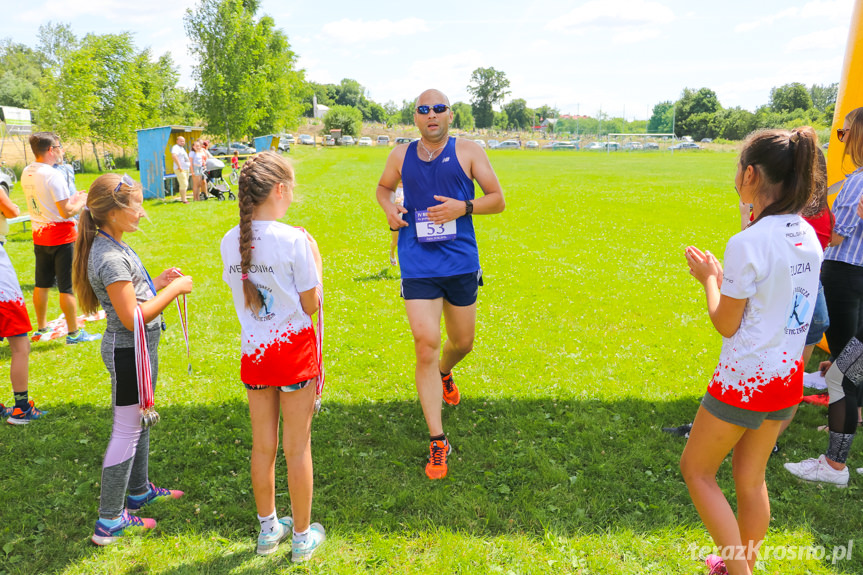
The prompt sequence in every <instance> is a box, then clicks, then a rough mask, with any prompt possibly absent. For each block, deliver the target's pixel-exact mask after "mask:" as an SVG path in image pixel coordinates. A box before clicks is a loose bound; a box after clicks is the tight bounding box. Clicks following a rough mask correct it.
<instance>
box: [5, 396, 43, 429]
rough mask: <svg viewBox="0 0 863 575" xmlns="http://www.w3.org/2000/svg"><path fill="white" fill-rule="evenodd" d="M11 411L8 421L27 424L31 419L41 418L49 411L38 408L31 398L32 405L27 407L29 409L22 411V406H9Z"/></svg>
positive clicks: (13, 423)
mask: <svg viewBox="0 0 863 575" xmlns="http://www.w3.org/2000/svg"><path fill="white" fill-rule="evenodd" d="M6 409H8V410H9V411H10V413H9V418H8V419H7V420H6V423H9V424H12V425H27V424H28V423H30V421H32V420H34V419H39V418H40V417H42V416H43V415H45V414H46V413H48V412H47V411H42V410H40V409H36V406H35V405H33V400H32V399H31V400H30V407H28V408H27V411H21V408H20V407H14V408H9V407H7V408H6Z"/></svg>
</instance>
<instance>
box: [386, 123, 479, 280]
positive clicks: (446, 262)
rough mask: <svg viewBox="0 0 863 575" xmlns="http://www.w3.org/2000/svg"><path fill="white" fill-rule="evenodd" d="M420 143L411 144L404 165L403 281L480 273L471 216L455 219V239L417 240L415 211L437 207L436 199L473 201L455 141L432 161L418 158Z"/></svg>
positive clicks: (401, 231) (400, 236)
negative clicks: (405, 210) (405, 225)
mask: <svg viewBox="0 0 863 575" xmlns="http://www.w3.org/2000/svg"><path fill="white" fill-rule="evenodd" d="M418 143H419V142H418V141H416V142H411V143H410V144H409V145H408V149H407V152H406V154H405V161H404V163H403V164H402V187H403V188H404V190H405V205H404V207H405V209H407V213H406V214H404V221H406V222H407V223H408V225H407V227H405V228H401V229H400V230H399V265H400V266H401V272H402V277H403V278H430V277H449V276H455V275H459V274H467V273H475V272H477V271H479V269H480V267H479V250H478V249H477V245H476V235H475V234H474V230H473V218H472V216H461V217H459V218H457V219H456V238H455V239H454V240H449V241H443V242H426V243H422V242H420V241H419V240H417V232H416V221H415V220H416V217H415V214H416V211H417V210H420V211H423V210H427V209H429V207H431V206H437V205H439V204H440V202H439V201H437V200H436V199H434V196H445V197H448V198H453V199H456V200H462V201H463V200H473V199H474V186H473V181H472V180H471V179H470V178H468V177H467V175H466V174H465V173H464V170H463V169H462V167H461V164H459V163H458V158H457V157H456V154H455V138H449V140H448V141H447V143H446V146H445V147H444V149H443V151H442V152H441V153H440V155H439V156H438V157H437V158H435V159H434V160H432V161H431V162H424V161H422V160H420V159H419V158H418V157H417V145H418Z"/></svg>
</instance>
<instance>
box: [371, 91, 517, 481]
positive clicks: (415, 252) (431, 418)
mask: <svg viewBox="0 0 863 575" xmlns="http://www.w3.org/2000/svg"><path fill="white" fill-rule="evenodd" d="M452 119H453V114H452V110H451V109H450V105H449V99H448V98H447V97H446V96H445V95H444V94H443V93H442V92H440V91H438V90H426V91H425V92H423V93H422V94H420V97H419V98H417V101H416V108H415V109H414V123H415V124H416V126H417V128H419V131H420V134H421V135H422V138H420V139H419V140H417V141H415V142H411V143H409V144H401V145H398V146H396V147H395V148H394V149H393V151H392V152H391V153H390V155H389V157H388V158H387V164H386V167H385V168H384V172H383V175H381V179H380V182H378V188H377V200H378V203H379V204H380V206H381V208H383V210H384V213H386V216H387V222H388V223H389V227H390V229H391V230H393V231H396V230H399V245H398V249H399V266H400V268H401V275H402V285H401V296H402V297H403V298H404V300H405V309H406V310H407V315H408V322H409V323H410V326H411V333H412V334H413V338H414V351H415V353H416V370H415V377H416V386H417V393H418V394H419V398H420V404H421V405H422V409H423V414H424V415H425V419H426V424H427V425H428V428H429V436H430V441H431V444H430V446H429V462H428V464H427V465H426V475H428V477H429V479H442V478H444V477H446V474H447V457H448V455H449V453H450V452H451V451H452V447H451V446H450V444H449V441H448V440H447V438H446V435H445V434H444V431H443V424H442V423H441V399H442V398H443V400H444V401H446V402H447V403H449V404H450V405H457V404H458V402H459V400H460V395H459V391H458V388H457V387H456V385H455V382H454V381H453V376H452V369H453V367H455V365H456V364H458V362H459V361H461V360H462V359H463V358H464V357H465V356H466V355H467V354H468V353H470V351H471V349H472V348H473V339H474V331H475V327H476V299H477V295H478V293H479V286H481V285H482V269H481V268H480V265H479V252H478V250H477V243H476V236H475V234H474V229H473V218H472V215H473V214H497V213H500V212H502V211H503V209H504V206H505V202H504V199H503V191H502V190H501V188H500V183H499V182H498V180H497V176H496V175H495V173H494V170H493V169H492V167H491V164H490V163H489V161H488V156H487V155H486V153H485V151H484V150H483V149H482V148H480V147H479V145H478V144H477V143H475V142H472V141H470V140H465V139H456V138H450V137H449V125H450V122H452ZM473 180H476V182H477V183H478V184H479V185H480V187H481V188H482V191H483V196H482V197H481V198H476V199H474V184H473ZM399 182H401V184H402V186H403V187H404V194H405V200H404V206H403V207H402V206H399V205H397V204H394V203H393V202H392V200H391V194H392V193H393V192H394V191H395V189H396V187H397V186H398V184H399ZM441 315H443V318H444V325H445V326H446V332H447V340H446V342H444V344H443V350H441V344H440V340H441V334H440V320H441Z"/></svg>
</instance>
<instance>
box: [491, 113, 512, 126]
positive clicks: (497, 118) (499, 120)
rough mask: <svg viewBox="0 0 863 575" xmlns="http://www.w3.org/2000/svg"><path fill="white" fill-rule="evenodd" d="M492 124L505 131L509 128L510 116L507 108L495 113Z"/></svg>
mask: <svg viewBox="0 0 863 575" xmlns="http://www.w3.org/2000/svg"><path fill="white" fill-rule="evenodd" d="M492 125H493V126H494V128H495V129H496V130H500V131H504V130H506V129H507V126H509V117H508V116H507V114H506V110H501V111H500V112H495V113H494V122H493V123H492Z"/></svg>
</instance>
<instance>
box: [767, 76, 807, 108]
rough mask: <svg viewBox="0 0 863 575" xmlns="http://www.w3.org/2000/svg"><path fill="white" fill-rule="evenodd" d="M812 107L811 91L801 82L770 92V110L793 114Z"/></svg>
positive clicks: (773, 89)
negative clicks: (795, 111)
mask: <svg viewBox="0 0 863 575" xmlns="http://www.w3.org/2000/svg"><path fill="white" fill-rule="evenodd" d="M811 107H812V97H811V96H810V95H809V90H807V89H806V86H804V85H803V84H801V83H800V82H792V83H790V84H785V85H783V86H779V87H778V88H772V89H771V90H770V109H771V110H773V111H774V112H793V111H794V110H808V109H809V108H811Z"/></svg>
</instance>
